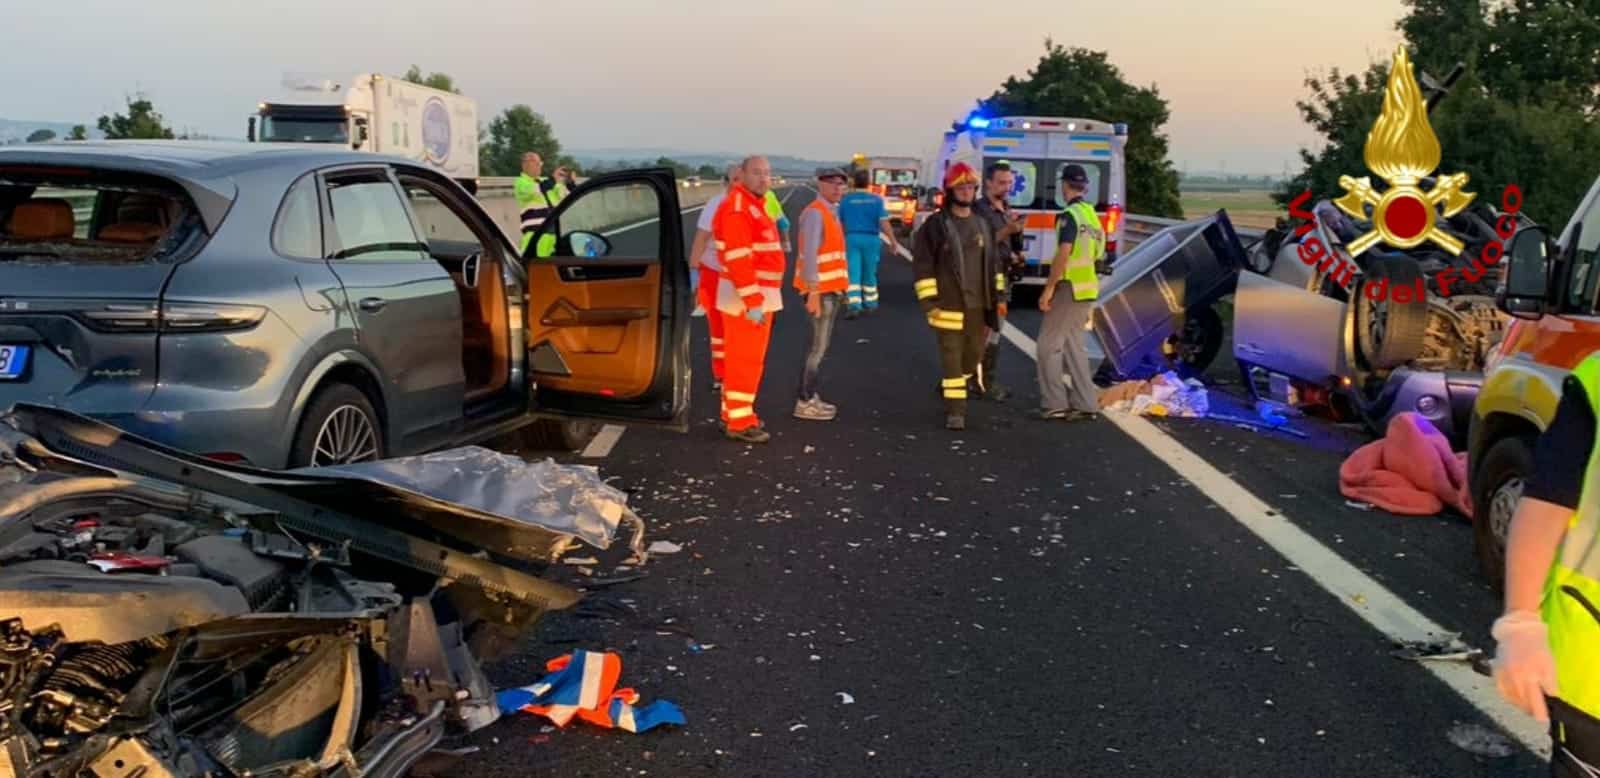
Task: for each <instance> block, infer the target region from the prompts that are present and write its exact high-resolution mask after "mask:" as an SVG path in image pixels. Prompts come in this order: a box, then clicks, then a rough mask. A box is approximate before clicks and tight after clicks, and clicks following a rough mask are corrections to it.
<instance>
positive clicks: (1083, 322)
mask: <svg viewBox="0 0 1600 778" xmlns="http://www.w3.org/2000/svg"><path fill="white" fill-rule="evenodd" d="M1061 186H1062V191H1064V192H1066V194H1067V197H1068V201H1067V208H1066V210H1065V211H1063V212H1062V213H1061V215H1060V216H1058V217H1057V218H1056V255H1055V258H1054V259H1052V260H1051V261H1050V273H1051V275H1052V276H1053V278H1052V280H1051V281H1050V282H1048V283H1046V284H1045V286H1044V291H1043V292H1041V293H1040V295H1039V310H1041V311H1044V313H1045V316H1044V323H1043V324H1041V325H1040V327H1039V345H1038V363H1039V364H1038V371H1039V396H1040V400H1041V402H1042V405H1043V407H1042V408H1041V409H1040V416H1042V417H1043V418H1045V419H1065V420H1068V421H1074V420H1078V419H1092V418H1096V417H1098V416H1099V415H1100V400H1099V391H1098V390H1097V389H1095V386H1094V371H1092V370H1090V369H1089V352H1088V351H1087V350H1086V349H1085V348H1084V343H1083V340H1084V331H1085V330H1086V329H1088V326H1089V317H1090V316H1092V315H1093V314H1094V304H1095V300H1097V299H1099V297H1100V279H1099V277H1098V276H1097V275H1096V269H1097V268H1098V267H1099V264H1100V262H1101V261H1102V260H1104V259H1105V255H1106V236H1105V230H1104V229H1102V228H1101V226H1100V215H1099V214H1097V213H1095V211H1094V206H1093V205H1090V204H1089V201H1087V200H1085V199H1084V198H1083V196H1084V194H1085V193H1087V192H1088V189H1089V174H1088V172H1087V171H1085V170H1084V169H1083V166H1081V165H1067V166H1065V167H1063V168H1062V169H1061ZM1063 288H1065V289H1067V290H1068V291H1069V293H1070V294H1071V298H1070V299H1069V300H1065V301H1062V302H1059V303H1058V302H1056V301H1055V295H1056V292H1057V291H1058V290H1060V289H1063ZM1063 368H1065V371H1066V372H1065V374H1063V372H1062V370H1063ZM1069 377H1070V378H1071V379H1072V386H1071V387H1070V390H1069V388H1068V386H1067V385H1066V382H1065V379H1066V378H1069Z"/></svg>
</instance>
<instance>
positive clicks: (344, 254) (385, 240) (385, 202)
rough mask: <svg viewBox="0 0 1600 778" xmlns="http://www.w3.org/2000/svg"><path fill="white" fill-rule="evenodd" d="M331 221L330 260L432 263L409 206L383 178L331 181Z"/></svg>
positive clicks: (371, 176)
mask: <svg viewBox="0 0 1600 778" xmlns="http://www.w3.org/2000/svg"><path fill="white" fill-rule="evenodd" d="M328 210H329V213H328V219H329V221H331V222H332V224H333V230H332V237H333V239H334V240H333V244H334V245H333V246H332V247H331V248H330V251H329V259H342V260H351V261H366V262H396V261H423V262H425V261H429V260H430V257H429V256H428V246H427V244H426V243H424V242H422V241H420V240H418V239H417V233H416V230H414V229H413V228H412V226H411V217H410V215H409V214H407V213H406V206H405V203H404V202H402V201H401V199H400V192H399V191H398V190H397V189H395V186H394V183H393V182H391V181H390V180H389V178H388V177H387V176H385V175H383V174H364V175H358V176H350V177H342V176H341V177H335V178H331V179H329V180H328Z"/></svg>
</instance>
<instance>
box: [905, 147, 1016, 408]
mask: <svg viewBox="0 0 1600 778" xmlns="http://www.w3.org/2000/svg"><path fill="white" fill-rule="evenodd" d="M944 190H945V197H944V206H943V207H942V208H941V209H940V210H939V211H938V212H937V213H935V214H934V215H932V216H930V217H928V220H927V221H926V222H923V224H922V226H921V227H919V228H918V229H917V233H916V235H915V236H913V237H912V248H911V256H912V272H913V274H914V275H915V277H916V283H915V290H916V294H917V302H918V304H919V305H921V306H922V312H923V314H924V315H925V316H927V319H928V324H929V325H930V326H931V327H933V331H934V333H935V335H936V336H937V337H938V340H939V362H940V366H941V369H942V370H941V372H942V373H943V382H942V384H941V388H942V392H941V395H942V396H943V398H944V411H945V427H946V428H947V429H952V430H963V429H966V426H967V421H966V416H967V383H968V382H969V381H970V380H971V379H972V377H973V375H974V374H975V373H976V372H977V369H978V360H979V359H980V358H981V357H982V356H983V346H984V330H985V324H984V311H986V310H989V309H991V308H994V307H995V306H996V305H997V304H998V302H997V301H998V300H999V296H1000V295H1001V294H1003V293H1004V291H1005V283H1006V278H1005V272H1004V271H1003V270H1002V269H1001V268H1000V267H998V266H997V265H996V264H995V261H994V257H995V256H996V255H995V253H994V252H993V251H991V250H990V244H991V243H992V241H993V240H994V231H993V230H992V229H990V227H989V222H988V221H987V220H986V219H985V218H984V217H982V216H980V215H978V214H977V213H975V212H974V211H973V205H974V204H975V203H976V202H977V197H978V174H977V173H976V172H974V171H973V169H972V167H971V166H969V165H967V164H966V163H960V162H958V163H956V164H954V165H951V166H950V169H949V171H948V172H946V173H945V176H944Z"/></svg>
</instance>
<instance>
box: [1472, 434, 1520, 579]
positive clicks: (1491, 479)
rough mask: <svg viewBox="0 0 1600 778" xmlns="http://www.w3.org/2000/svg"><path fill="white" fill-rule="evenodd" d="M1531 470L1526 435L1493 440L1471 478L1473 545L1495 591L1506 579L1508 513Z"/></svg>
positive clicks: (1510, 511)
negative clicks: (1493, 442)
mask: <svg viewBox="0 0 1600 778" xmlns="http://www.w3.org/2000/svg"><path fill="white" fill-rule="evenodd" d="M1532 473H1533V439H1532V438H1529V437H1526V436H1518V437H1513V438H1505V439H1503V440H1499V441H1497V442H1495V444H1494V445H1492V446H1490V447H1489V450H1488V452H1487V453H1485V454H1484V456H1483V463H1482V464H1481V465H1479V466H1478V467H1477V473H1476V477H1474V478H1473V479H1472V484H1473V489H1472V545H1473V550H1474V551H1475V552H1476V554H1477V556H1478V565H1479V566H1480V567H1481V568H1482V569H1483V575H1484V577H1486V578H1488V579H1489V583H1490V585H1492V586H1493V587H1494V590H1495V591H1496V592H1501V591H1504V589H1505V581H1506V533H1508V532H1509V531H1510V529H1511V514H1512V512H1514V511H1515V510H1516V506H1517V500H1518V499H1519V498H1520V497H1521V496H1522V492H1523V489H1524V488H1525V487H1526V485H1527V482H1528V476H1529V475H1531V474H1532Z"/></svg>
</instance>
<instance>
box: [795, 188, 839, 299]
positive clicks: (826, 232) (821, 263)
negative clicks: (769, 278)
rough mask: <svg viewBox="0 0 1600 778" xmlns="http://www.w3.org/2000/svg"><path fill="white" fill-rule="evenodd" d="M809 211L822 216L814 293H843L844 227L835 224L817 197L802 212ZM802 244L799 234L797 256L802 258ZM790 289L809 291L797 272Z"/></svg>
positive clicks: (804, 237) (804, 241) (803, 234)
mask: <svg viewBox="0 0 1600 778" xmlns="http://www.w3.org/2000/svg"><path fill="white" fill-rule="evenodd" d="M812 209H816V211H817V212H818V213H819V214H820V215H821V216H822V245H820V246H818V247H817V291H819V292H822V293H824V294H827V293H829V292H843V291H845V289H847V288H848V287H849V286H850V268H849V265H847V264H846V262H845V251H844V226H843V225H841V224H839V217H837V216H835V215H833V209H832V208H829V207H828V205H827V203H826V202H824V201H823V199H822V198H820V197H818V198H816V199H815V200H812V201H811V204H810V205H808V206H806V210H812ZM805 243H806V236H805V233H803V232H802V233H801V234H800V241H799V246H798V248H799V252H798V255H799V256H804V255H805V251H806V246H805ZM794 288H795V289H798V290H800V291H801V292H806V291H809V290H808V289H807V288H806V281H805V279H804V278H802V277H801V273H800V271H799V270H798V269H796V270H795V272H794Z"/></svg>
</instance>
